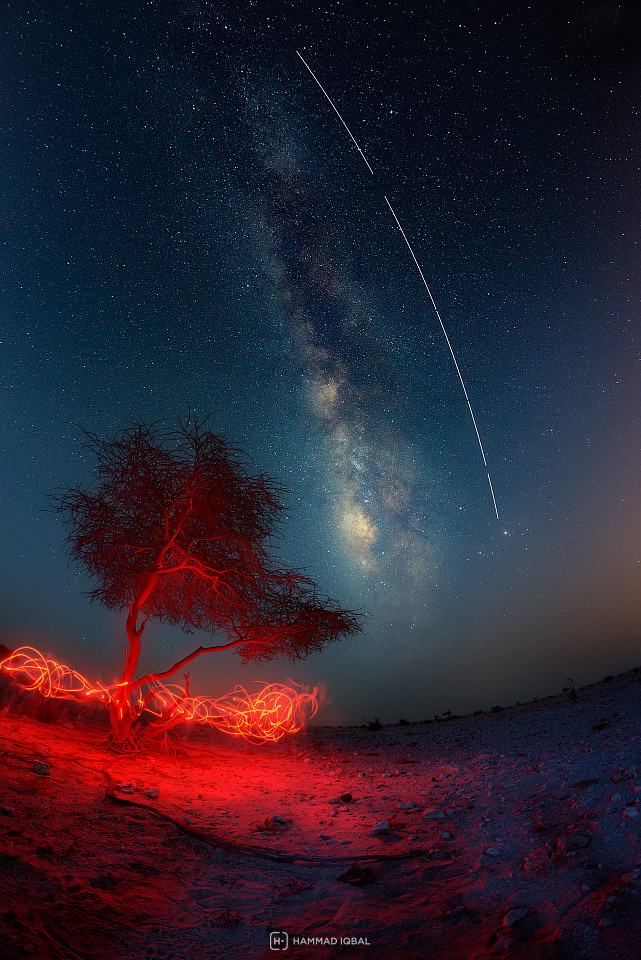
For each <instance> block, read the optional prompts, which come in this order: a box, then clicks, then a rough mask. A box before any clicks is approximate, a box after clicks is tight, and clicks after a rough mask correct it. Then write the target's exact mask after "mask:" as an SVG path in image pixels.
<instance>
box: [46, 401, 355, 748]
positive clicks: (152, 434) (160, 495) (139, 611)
mask: <svg viewBox="0 0 641 960" xmlns="http://www.w3.org/2000/svg"><path fill="white" fill-rule="evenodd" d="M206 424H207V421H206V420H203V421H200V422H198V421H197V420H196V419H194V420H191V419H190V420H188V421H187V423H186V424H183V423H182V422H181V423H180V426H179V428H178V429H177V430H175V431H169V430H165V429H160V428H158V427H157V425H152V426H147V425H146V424H145V423H143V422H137V423H135V424H133V425H132V426H130V427H127V428H126V429H125V430H123V431H122V432H121V433H120V434H118V435H116V436H113V437H106V438H105V439H103V438H101V437H98V436H97V435H95V434H91V433H86V432H85V435H86V437H87V440H86V443H85V448H86V449H88V450H89V451H91V452H92V453H93V454H94V455H95V456H96V458H97V461H98V464H97V467H96V471H95V473H96V476H95V479H94V481H93V483H91V484H89V485H88V486H86V487H84V486H81V485H78V486H75V487H71V488H69V489H65V490H63V491H62V492H61V493H59V494H55V495H52V496H51V498H50V502H51V506H52V509H53V510H54V511H55V512H57V513H59V514H60V515H61V516H62V518H63V520H64V521H65V523H66V525H67V535H66V538H65V543H66V547H67V550H68V553H69V556H70V558H71V560H73V561H75V562H77V563H79V564H80V565H81V566H83V567H84V568H85V570H86V571H87V572H88V573H89V575H90V576H91V577H92V578H93V579H94V580H95V586H94V587H93V589H92V590H91V591H90V593H89V596H90V598H91V600H92V601H98V602H99V603H100V604H102V605H103V606H105V607H107V608H108V609H110V610H128V615H127V621H126V630H127V641H128V646H127V648H126V650H125V654H126V660H125V664H124V669H123V673H122V677H121V681H120V685H119V688H118V691H117V693H116V695H115V696H114V698H113V700H112V703H111V704H110V716H111V726H112V734H113V740H114V741H115V742H116V743H125V742H127V741H128V740H132V739H133V735H132V725H133V724H134V723H135V721H137V720H138V717H139V716H140V713H141V712H142V709H144V706H145V705H146V704H145V702H144V700H143V701H142V702H141V700H140V698H139V699H138V701H137V702H136V703H133V702H132V694H133V693H135V692H136V691H138V690H140V688H141V687H143V686H144V685H149V684H150V683H152V684H153V682H154V681H156V680H164V679H166V678H167V677H170V676H172V675H173V674H174V673H176V672H177V671H178V670H180V668H181V667H183V666H185V665H186V664H187V663H189V661H191V660H193V659H194V658H195V657H197V656H200V655H201V654H203V653H209V652H212V651H220V650H228V649H230V648H234V647H236V648H238V652H239V653H240V656H241V658H242V660H243V662H247V661H249V660H270V659H273V658H275V657H286V658H288V659H290V660H298V659H303V658H304V657H306V656H307V655H308V654H309V653H311V652H313V651H317V650H321V649H322V648H323V647H324V645H325V644H326V643H330V642H332V641H334V640H338V639H340V638H341V637H343V636H350V635H353V634H356V633H359V632H360V631H361V629H362V628H361V617H360V615H359V614H357V613H354V612H352V611H349V610H343V609H341V608H340V606H338V604H336V603H334V602H333V601H331V600H329V599H328V598H326V597H322V596H320V595H319V594H318V593H317V588H316V585H315V583H314V582H313V580H311V579H310V578H309V577H307V576H304V575H303V574H302V573H301V572H300V571H299V570H293V569H287V568H286V567H284V566H281V565H280V564H279V563H278V561H277V560H276V559H275V558H274V556H273V555H272V553H273V546H274V540H275V538H276V537H277V535H279V533H280V527H281V523H282V520H283V518H284V506H283V495H284V493H285V491H284V489H283V488H282V487H281V486H280V485H279V484H278V483H277V482H276V481H275V480H274V479H273V478H270V477H267V476H265V475H264V474H262V473H261V474H259V475H258V476H251V475H250V474H249V473H248V466H249V462H248V460H247V458H246V457H245V455H244V454H243V453H242V451H240V450H237V449H234V448H232V447H230V446H228V445H227V443H226V441H225V440H224V439H223V438H222V437H220V436H217V435H215V434H213V433H211V432H210V431H209V430H207V429H206ZM150 618H153V619H157V620H160V621H161V622H166V623H171V624H177V625H179V626H180V627H181V628H182V629H183V630H184V631H185V632H188V633H191V632H192V631H193V630H195V629H205V630H209V631H212V632H217V631H222V632H223V633H226V634H227V636H228V638H229V642H228V643H224V644H221V645H217V646H209V647H205V646H200V647H198V649H197V650H194V651H193V653H191V654H190V655H189V656H187V657H184V658H183V659H182V660H180V661H179V662H178V663H176V664H174V666H173V667H171V668H170V669H169V670H166V671H164V672H162V673H154V674H149V675H147V676H144V677H141V678H139V679H136V678H135V672H136V667H137V664H138V659H139V656H140V644H141V638H142V635H143V633H144V630H145V626H146V625H147V622H148V620H149V619H150Z"/></svg>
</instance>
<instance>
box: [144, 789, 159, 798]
mask: <svg viewBox="0 0 641 960" xmlns="http://www.w3.org/2000/svg"><path fill="white" fill-rule="evenodd" d="M159 793H160V790H159V788H158V787H150V788H149V790H145V796H146V797H149V799H150V800H156V799H157V798H158V794H159Z"/></svg>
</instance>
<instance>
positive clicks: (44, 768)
mask: <svg viewBox="0 0 641 960" xmlns="http://www.w3.org/2000/svg"><path fill="white" fill-rule="evenodd" d="M33 769H34V770H35V772H36V773H37V774H38V775H39V776H41V777H48V776H49V774H50V773H51V770H50V768H49V764H48V763H39V762H38V761H37V760H34V761H33Z"/></svg>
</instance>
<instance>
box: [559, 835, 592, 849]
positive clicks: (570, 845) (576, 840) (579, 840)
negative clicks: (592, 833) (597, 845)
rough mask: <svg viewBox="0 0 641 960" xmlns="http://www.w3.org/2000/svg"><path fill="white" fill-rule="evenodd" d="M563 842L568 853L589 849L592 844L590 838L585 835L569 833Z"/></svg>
mask: <svg viewBox="0 0 641 960" xmlns="http://www.w3.org/2000/svg"><path fill="white" fill-rule="evenodd" d="M559 839H561V838H559ZM562 840H563V844H564V846H565V849H566V850H567V851H568V853H571V852H573V851H575V850H582V849H583V848H584V847H587V845H588V844H589V842H590V838H589V837H586V835H585V834H584V833H567V834H566V835H565V836H564V837H563V838H562Z"/></svg>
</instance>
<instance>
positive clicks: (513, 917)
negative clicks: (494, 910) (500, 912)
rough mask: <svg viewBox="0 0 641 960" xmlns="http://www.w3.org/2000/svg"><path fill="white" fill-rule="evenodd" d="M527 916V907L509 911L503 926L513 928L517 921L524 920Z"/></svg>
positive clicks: (504, 918)
mask: <svg viewBox="0 0 641 960" xmlns="http://www.w3.org/2000/svg"><path fill="white" fill-rule="evenodd" d="M525 916H527V909H526V908H525V907H515V908H514V910H509V911H508V913H506V914H505V916H504V917H503V926H504V927H511V926H512V924H513V923H516V922H517V920H522V919H523V917H525Z"/></svg>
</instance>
